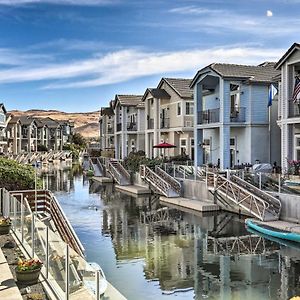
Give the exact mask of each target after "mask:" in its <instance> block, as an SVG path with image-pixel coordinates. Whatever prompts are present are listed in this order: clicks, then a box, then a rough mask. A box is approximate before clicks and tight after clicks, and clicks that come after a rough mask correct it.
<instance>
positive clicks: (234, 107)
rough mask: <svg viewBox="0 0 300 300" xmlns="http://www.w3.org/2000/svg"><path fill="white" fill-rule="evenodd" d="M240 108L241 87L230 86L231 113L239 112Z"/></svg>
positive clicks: (236, 85)
mask: <svg viewBox="0 0 300 300" xmlns="http://www.w3.org/2000/svg"><path fill="white" fill-rule="evenodd" d="M239 107H240V86H239V85H238V84H230V112H231V113H234V112H238V111H239Z"/></svg>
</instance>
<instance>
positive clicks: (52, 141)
mask: <svg viewBox="0 0 300 300" xmlns="http://www.w3.org/2000/svg"><path fill="white" fill-rule="evenodd" d="M41 120H42V122H43V123H44V124H45V125H46V126H47V127H48V150H62V149H63V128H62V126H61V124H60V123H59V122H57V121H55V120H53V119H51V118H43V119H41Z"/></svg>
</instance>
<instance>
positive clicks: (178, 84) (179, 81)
mask: <svg viewBox="0 0 300 300" xmlns="http://www.w3.org/2000/svg"><path fill="white" fill-rule="evenodd" d="M164 82H165V83H166V84H168V85H169V86H170V87H171V88H172V89H173V90H174V91H175V92H176V94H178V96H179V97H181V98H193V90H192V89H191V87H190V85H191V82H192V79H186V78H165V77H163V78H162V79H161V81H160V82H159V84H158V86H157V88H158V89H160V88H161V87H162V85H163V83H164Z"/></svg>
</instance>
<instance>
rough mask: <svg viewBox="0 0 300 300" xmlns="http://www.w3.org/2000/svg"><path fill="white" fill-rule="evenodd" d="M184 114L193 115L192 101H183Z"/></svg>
mask: <svg viewBox="0 0 300 300" xmlns="http://www.w3.org/2000/svg"><path fill="white" fill-rule="evenodd" d="M185 114H186V115H193V114H194V103H193V102H186V103H185Z"/></svg>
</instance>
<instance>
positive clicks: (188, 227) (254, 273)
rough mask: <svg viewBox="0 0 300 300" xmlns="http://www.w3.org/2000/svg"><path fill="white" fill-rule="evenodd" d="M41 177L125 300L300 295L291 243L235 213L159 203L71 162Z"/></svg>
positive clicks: (297, 258) (299, 267)
mask: <svg viewBox="0 0 300 300" xmlns="http://www.w3.org/2000/svg"><path fill="white" fill-rule="evenodd" d="M45 180H46V181H47V182H45V184H47V185H48V187H49V189H51V190H52V191H53V192H55V194H56V196H57V198H58V200H59V202H60V203H61V205H62V207H63V209H64V211H65V213H66V215H67V216H68V218H69V220H70V222H71V223H72V225H73V226H74V229H75V231H76V232H77V234H78V236H79V238H80V240H81V241H82V243H83V245H84V247H85V249H86V255H87V258H88V261H94V262H97V263H98V264H99V265H101V267H102V268H103V270H104V272H105V273H106V276H107V278H108V280H109V281H110V282H111V283H112V284H113V285H114V286H115V287H116V288H117V289H118V290H120V292H121V293H123V294H124V296H126V297H127V298H128V299H130V300H144V299H145V300H146V299H151V300H153V299H243V300H245V299H289V297H292V296H295V295H300V284H299V276H300V263H299V262H300V250H299V249H298V248H297V246H296V245H295V244H288V245H282V244H280V243H278V242H276V241H270V240H268V239H265V238H264V237H261V236H258V235H255V234H252V233H250V232H248V231H247V230H246V229H245V226H244V220H243V219H240V218H239V217H238V216H237V215H231V214H229V213H224V212H223V213H218V214H216V213H214V214H210V215H201V214H200V213H196V212H184V211H180V210H176V209H174V208H169V207H164V206H162V205H161V204H159V201H158V199H157V198H156V197H153V196H152V197H139V198H134V197H131V196H127V195H125V194H121V193H119V192H117V191H115V189H114V186H113V185H112V184H107V185H99V184H97V183H95V182H92V181H89V180H88V179H87V178H85V177H84V176H83V175H82V173H81V170H80V168H78V167H76V166H73V168H72V169H69V170H64V171H62V170H56V171H52V172H51V173H49V174H48V175H47V176H46V177H45ZM149 212H151V213H149Z"/></svg>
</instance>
